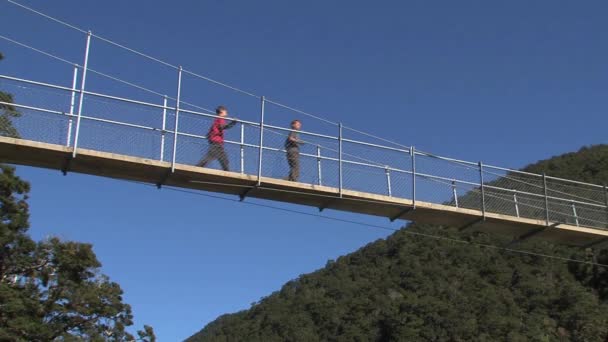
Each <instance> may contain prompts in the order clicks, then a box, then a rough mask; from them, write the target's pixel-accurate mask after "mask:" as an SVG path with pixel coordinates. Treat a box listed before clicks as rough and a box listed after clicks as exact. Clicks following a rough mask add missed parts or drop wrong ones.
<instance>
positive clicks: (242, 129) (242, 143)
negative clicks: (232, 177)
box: [241, 122, 245, 174]
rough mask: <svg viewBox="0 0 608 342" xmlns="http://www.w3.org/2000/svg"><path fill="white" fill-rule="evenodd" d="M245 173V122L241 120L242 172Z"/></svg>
mask: <svg viewBox="0 0 608 342" xmlns="http://www.w3.org/2000/svg"><path fill="white" fill-rule="evenodd" d="M244 173H245V124H244V123H242V122H241V174H244Z"/></svg>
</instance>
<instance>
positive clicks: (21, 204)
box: [0, 54, 155, 342]
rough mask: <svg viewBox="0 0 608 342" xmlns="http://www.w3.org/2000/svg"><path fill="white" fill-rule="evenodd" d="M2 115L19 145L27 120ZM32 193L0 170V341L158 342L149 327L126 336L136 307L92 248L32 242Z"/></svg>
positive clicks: (10, 110)
mask: <svg viewBox="0 0 608 342" xmlns="http://www.w3.org/2000/svg"><path fill="white" fill-rule="evenodd" d="M1 57H2V55H1V54H0V59H1ZM0 98H1V101H4V102H12V100H13V98H12V96H11V95H10V94H7V93H4V92H0ZM0 110H2V113H1V114H0V135H5V136H7V135H8V136H12V137H18V132H17V130H16V129H15V127H14V126H13V125H12V121H11V119H12V118H14V117H17V116H18V115H19V113H18V112H17V111H16V110H15V108H14V107H13V106H11V105H2V104H0ZM29 191H30V185H29V183H27V182H26V181H24V180H22V179H21V178H19V177H18V176H17V175H16V173H15V168H14V167H12V166H8V165H4V164H0V341H53V340H57V341H135V340H140V341H147V342H153V341H155V336H154V331H153V330H152V328H151V327H149V326H144V329H143V330H142V331H139V332H138V333H137V335H138V337H137V339H136V338H135V337H134V336H133V335H132V334H130V333H128V332H127V331H126V327H128V326H131V325H132V324H133V315H132V313H131V307H130V306H129V305H128V304H126V303H124V302H123V298H122V295H123V291H122V289H121V288H120V286H119V285H118V284H117V283H115V282H112V281H110V279H109V278H108V277H107V276H105V275H103V274H102V273H101V270H100V268H101V263H100V262H99V261H98V260H97V257H96V256H95V253H94V252H93V247H92V245H91V244H86V243H79V242H73V241H61V240H60V239H58V238H55V237H51V238H48V239H46V240H44V241H38V242H37V241H34V240H33V239H32V238H31V237H30V236H29V234H28V230H29V227H30V224H29V207H28V193H29Z"/></svg>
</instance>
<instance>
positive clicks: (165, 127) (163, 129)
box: [160, 95, 167, 161]
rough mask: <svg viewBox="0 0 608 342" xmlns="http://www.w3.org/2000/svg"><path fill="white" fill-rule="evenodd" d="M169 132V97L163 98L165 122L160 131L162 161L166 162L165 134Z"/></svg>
mask: <svg viewBox="0 0 608 342" xmlns="http://www.w3.org/2000/svg"><path fill="white" fill-rule="evenodd" d="M166 131H167V95H165V96H164V97H163V122H162V126H161V131H160V161H165V133H166Z"/></svg>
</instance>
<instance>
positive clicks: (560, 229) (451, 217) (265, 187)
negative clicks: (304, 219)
mask: <svg viewBox="0 0 608 342" xmlns="http://www.w3.org/2000/svg"><path fill="white" fill-rule="evenodd" d="M72 153H73V150H72V148H70V147H65V146H61V145H55V144H47V143H41V142H36V141H30V140H22V139H13V138H7V137H0V160H1V161H2V162H6V163H12V164H20V165H29V166H34V167H42V168H48V169H56V170H67V171H69V172H78V173H84V174H91V175H96V176H103V177H110V178H117V179H125V180H133V181H140V182H146V183H151V184H158V183H163V184H164V185H169V186H175V187H181V188H190V189H196V190H204V191H211V192H219V193H225V194H233V195H243V194H246V196H247V197H255V198H261V199H267V200H273V201H280V202H288V203H294V204H300V205H306V206H313V207H317V208H327V209H335V210H341V211H348V212H354V213H361V214H368V215H375V216H382V217H387V218H391V219H402V220H410V221H416V222H419V223H430V224H440V225H446V226H453V227H463V228H465V227H467V228H468V227H470V228H471V229H475V230H481V231H485V232H489V233H497V234H507V235H510V236H515V237H530V238H542V239H545V240H550V241H553V242H557V243H563V244H568V245H577V246H586V245H590V244H595V243H600V242H603V241H604V240H605V239H608V231H605V230H600V229H593V228H585V227H577V226H573V225H567V224H555V225H550V226H549V227H547V226H546V222H545V221H543V220H535V219H528V218H519V217H515V216H509V215H501V214H495V213H486V218H485V220H482V218H483V213H482V212H481V211H480V210H471V209H465V208H456V207H453V206H448V205H441V204H435V203H428V202H422V201H416V208H415V210H412V209H413V201H412V200H411V199H403V198H395V197H389V196H383V195H377V194H370V193H363V192H357V191H351V190H343V191H342V197H341V198H340V196H339V189H337V188H333V187H326V186H319V185H311V184H303V183H296V182H289V181H284V180H279V179H275V178H266V177H262V179H261V186H256V185H257V182H258V180H257V176H252V175H245V174H240V173H236V172H224V171H219V170H215V169H208V168H200V167H194V166H190V165H182V164H176V165H175V171H174V172H171V163H170V162H161V161H158V160H150V159H144V158H138V157H131V156H125V155H118V154H112V153H106V152H100V151H93V150H87V149H80V148H79V149H78V155H77V157H76V158H74V159H72V158H71V157H72Z"/></svg>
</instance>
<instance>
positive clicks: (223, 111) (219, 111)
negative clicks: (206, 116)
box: [215, 106, 228, 117]
mask: <svg viewBox="0 0 608 342" xmlns="http://www.w3.org/2000/svg"><path fill="white" fill-rule="evenodd" d="M215 114H217V115H218V116H221V117H224V116H227V115H228V108H226V107H224V106H218V107H217V108H215Z"/></svg>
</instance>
